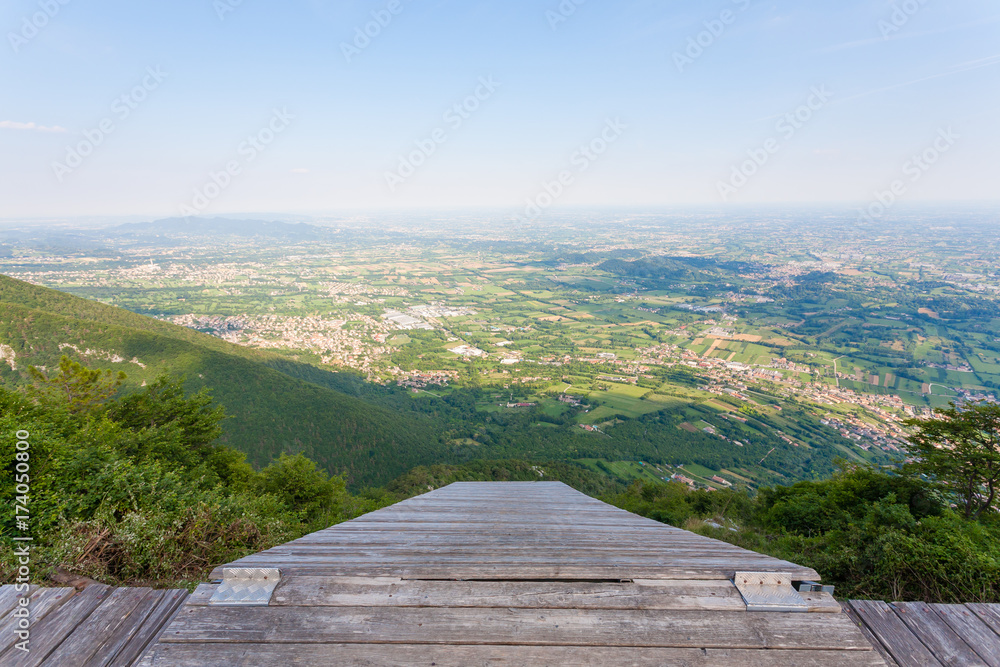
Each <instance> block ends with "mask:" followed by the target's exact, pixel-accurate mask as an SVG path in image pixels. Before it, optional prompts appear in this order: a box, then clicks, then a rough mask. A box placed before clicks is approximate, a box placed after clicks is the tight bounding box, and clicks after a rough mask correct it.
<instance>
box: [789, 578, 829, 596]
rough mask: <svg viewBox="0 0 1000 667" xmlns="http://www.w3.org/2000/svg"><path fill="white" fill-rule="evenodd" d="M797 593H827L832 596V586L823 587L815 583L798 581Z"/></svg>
mask: <svg viewBox="0 0 1000 667" xmlns="http://www.w3.org/2000/svg"><path fill="white" fill-rule="evenodd" d="M798 584H799V593H829V594H830V595H833V586H824V585H823V584H820V583H817V582H815V581H800V582H798Z"/></svg>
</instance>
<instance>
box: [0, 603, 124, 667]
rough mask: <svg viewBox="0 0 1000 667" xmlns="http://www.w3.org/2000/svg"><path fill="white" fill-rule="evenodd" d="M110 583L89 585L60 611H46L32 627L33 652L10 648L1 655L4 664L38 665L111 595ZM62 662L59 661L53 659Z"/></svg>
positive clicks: (14, 666)
mask: <svg viewBox="0 0 1000 667" xmlns="http://www.w3.org/2000/svg"><path fill="white" fill-rule="evenodd" d="M113 590H114V589H112V588H111V587H110V586H104V585H94V586H88V587H87V588H86V589H84V591H83V592H82V593H78V594H76V595H74V596H73V597H71V598H70V599H69V600H67V601H66V602H65V603H64V604H62V605H60V606H59V607H58V611H56V612H50V613H48V614H46V615H45V618H43V619H42V620H41V621H39V622H38V623H36V624H34V625H33V626H32V628H31V652H30V653H27V654H25V653H20V654H18V655H13V654H11V653H10V651H8V652H7V653H4V655H3V656H0V658H2V659H3V661H4V663H3V664H4V667H37V666H38V665H41V664H42V662H43V661H44V660H45V659H46V658H47V657H48V656H49V654H50V653H52V651H54V650H55V649H56V648H57V647H58V646H59V645H60V644H62V642H63V640H65V639H66V637H68V636H69V635H70V633H72V632H73V630H75V629H76V627H77V626H78V625H80V623H82V622H83V621H84V620H85V619H86V618H87V617H88V616H90V614H91V613H92V612H93V611H94V610H95V609H97V607H98V606H100V604H101V603H102V602H104V600H105V599H107V598H108V596H110V595H111V593H112V591H113ZM49 664H58V663H49Z"/></svg>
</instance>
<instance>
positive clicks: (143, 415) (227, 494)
mask: <svg viewBox="0 0 1000 667" xmlns="http://www.w3.org/2000/svg"><path fill="white" fill-rule="evenodd" d="M35 377H36V382H37V384H36V387H35V389H34V390H33V391H31V392H26V393H15V392H13V391H9V390H7V389H4V388H2V387H0V437H2V438H3V440H2V448H0V502H2V504H3V509H2V510H0V529H2V532H3V535H4V536H5V537H6V536H12V535H17V534H22V533H23V531H20V530H17V524H16V521H15V513H14V499H15V494H16V485H15V483H14V481H15V480H14V474H15V472H16V471H15V463H16V461H15V455H16V450H15V444H16V439H15V437H14V435H15V433H16V432H18V431H28V432H29V433H30V438H29V442H30V445H31V447H30V450H29V452H30V461H29V463H30V487H31V489H30V500H29V503H28V507H29V509H30V515H31V519H30V531H31V535H32V537H33V538H34V542H33V546H32V562H33V564H34V569H33V575H34V576H35V577H36V578H38V579H42V578H44V577H45V575H46V574H48V573H49V572H51V571H52V570H53V569H55V568H61V569H65V570H69V571H71V572H74V573H77V574H82V575H85V576H89V577H92V578H95V579H98V580H101V581H105V582H108V583H112V584H143V585H165V586H167V585H176V584H177V583H180V582H187V583H193V582H197V581H200V580H204V578H205V577H206V576H207V574H208V573H209V572H210V571H211V570H212V569H213V568H214V567H215V566H217V565H220V564H223V563H227V562H230V561H233V560H236V559H238V558H241V557H243V556H245V555H248V554H251V553H256V552H258V551H262V550H265V549H268V548H270V547H272V546H275V545H277V544H281V543H284V542H287V541H288V540H291V539H295V538H297V537H299V536H301V535H303V534H305V533H306V532H310V531H312V530H317V529H320V528H325V527H326V526H329V525H331V524H334V523H338V522H340V521H344V520H346V519H350V518H353V517H354V516H357V515H359V514H362V513H364V512H367V511H371V510H372V509H375V508H377V507H379V506H381V505H384V504H386V503H388V502H389V501H388V500H386V499H384V498H382V497H381V496H379V495H377V494H368V496H367V497H364V498H361V497H354V496H351V495H350V494H349V493H348V492H347V490H346V487H345V483H344V480H343V478H341V477H331V476H330V475H329V474H327V473H326V472H325V471H323V470H321V469H319V468H318V467H317V465H316V464H315V463H314V462H313V461H310V460H309V459H307V458H306V457H304V456H302V455H297V456H282V457H281V458H280V459H278V460H277V461H275V462H273V463H272V464H271V465H269V466H268V467H266V468H264V469H263V470H262V471H260V472H257V471H255V470H254V469H253V468H252V467H251V466H250V465H249V464H248V463H247V462H246V455H245V454H243V453H240V452H236V451H235V450H232V449H229V448H227V447H224V446H220V445H218V444H216V440H217V438H218V437H219V435H220V433H221V428H220V423H221V421H222V420H223V419H224V414H223V411H222V409H221V408H219V407H216V406H214V405H213V404H212V401H211V398H210V397H209V396H208V395H207V394H206V393H204V392H199V393H196V394H192V395H189V394H185V392H184V390H183V383H182V382H183V381H182V380H181V379H177V378H174V379H171V378H168V377H161V378H159V379H157V380H156V381H155V382H153V383H151V384H149V385H148V386H147V387H145V388H143V390H142V391H140V392H137V393H134V394H131V395H127V396H125V397H122V398H115V397H114V396H113V394H114V391H112V390H113V389H116V388H117V384H114V381H115V380H117V378H104V377H103V376H102V375H99V374H95V373H94V372H93V371H90V370H89V369H86V368H84V367H82V366H80V365H79V364H74V363H69V362H66V363H63V364H61V365H60V368H59V371H58V374H57V375H54V376H53V377H45V376H44V375H43V374H41V373H39V372H36V373H35ZM108 380H111V382H109V381H108ZM29 394H30V398H29ZM14 569H15V559H14V557H13V547H12V546H11V541H10V540H4V541H3V544H2V546H0V575H8V574H10V573H12V572H13V571H14ZM4 578H5V579H7V578H9V577H7V576H4Z"/></svg>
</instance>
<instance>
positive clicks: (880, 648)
mask: <svg viewBox="0 0 1000 667" xmlns="http://www.w3.org/2000/svg"><path fill="white" fill-rule="evenodd" d="M840 606H841V608H842V609H843V611H844V613H845V614H846V615H847V616H848V618H850V619H851V621H853V622H854V625H856V626H857V627H858V629H859V630H861V634H863V635H864V636H865V639H867V640H868V643H870V644H871V645H872V647H873V648H874V649H875V651H876V652H878V654H879V655H880V656H882V660H884V661H885V664H886V667H899V664H898V663H897V662H896V661H895V660H894V659H893V657H892V655H891V654H890V653H889V650H888V649H887V648H886V647H885V645H883V644H882V642H881V641H879V639H878V637H876V636H875V635H874V634H872V631H871V630H870V629H869V628H868V626H867V625H865V622H864V621H863V620H861V617H860V616H858V612H856V611H855V610H854V608H853V607H852V606H851V603H850V602H849V601H847V600H845V601H843V602H841V603H840Z"/></svg>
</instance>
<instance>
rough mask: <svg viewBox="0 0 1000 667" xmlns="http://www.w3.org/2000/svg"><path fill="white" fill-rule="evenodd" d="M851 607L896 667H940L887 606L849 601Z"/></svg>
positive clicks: (874, 602) (883, 603) (931, 654)
mask: <svg viewBox="0 0 1000 667" xmlns="http://www.w3.org/2000/svg"><path fill="white" fill-rule="evenodd" d="M851 607H852V608H853V609H854V611H855V612H856V613H857V614H858V616H859V617H860V618H861V620H862V621H864V624H865V626H867V628H868V629H869V630H870V631H871V633H872V634H873V635H875V637H877V638H878V640H879V641H880V642H881V643H882V645H883V646H885V648H886V650H888V651H889V653H890V654H891V655H892V659H893V660H895V661H896V663H897V664H898V665H899V667H937V666H938V665H940V664H941V662H940V661H939V660H938V659H937V658H936V657H934V654H933V653H931V651H930V650H929V649H928V648H927V647H926V646H925V645H924V644H923V642H921V641H920V639H918V638H917V636H916V635H915V634H913V632H912V631H911V630H910V628H909V627H908V626H907V625H906V624H905V623H904V622H903V621H902V619H900V618H899V616H897V615H896V612H895V611H894V610H893V609H892V607H890V606H889V605H888V604H887V603H885V602H876V601H871V600H851Z"/></svg>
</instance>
